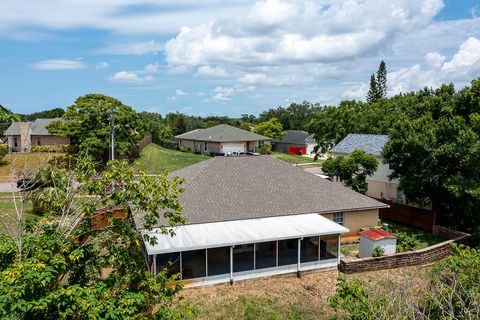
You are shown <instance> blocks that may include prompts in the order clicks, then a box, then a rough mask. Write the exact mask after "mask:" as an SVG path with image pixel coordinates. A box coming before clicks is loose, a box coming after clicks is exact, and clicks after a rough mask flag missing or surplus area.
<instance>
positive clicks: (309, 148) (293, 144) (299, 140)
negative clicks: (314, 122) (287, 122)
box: [272, 130, 318, 156]
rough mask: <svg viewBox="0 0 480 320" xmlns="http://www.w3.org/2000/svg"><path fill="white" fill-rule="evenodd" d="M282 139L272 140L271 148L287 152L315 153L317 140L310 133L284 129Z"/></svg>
mask: <svg viewBox="0 0 480 320" xmlns="http://www.w3.org/2000/svg"><path fill="white" fill-rule="evenodd" d="M286 132H287V134H286V135H284V136H283V137H282V140H274V141H272V145H273V149H274V150H275V151H278V152H283V153H288V154H302V155H309V156H310V155H315V151H314V148H315V146H317V145H318V144H317V142H316V141H315V139H314V138H313V134H310V133H308V132H306V131H302V130H286Z"/></svg>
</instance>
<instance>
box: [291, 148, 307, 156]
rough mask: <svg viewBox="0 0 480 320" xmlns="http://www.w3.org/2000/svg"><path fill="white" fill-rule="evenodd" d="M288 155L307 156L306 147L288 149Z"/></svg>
mask: <svg viewBox="0 0 480 320" xmlns="http://www.w3.org/2000/svg"><path fill="white" fill-rule="evenodd" d="M288 153H289V154H300V153H302V154H307V147H288Z"/></svg>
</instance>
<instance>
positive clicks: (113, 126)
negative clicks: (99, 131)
mask: <svg viewBox="0 0 480 320" xmlns="http://www.w3.org/2000/svg"><path fill="white" fill-rule="evenodd" d="M111 123H112V142H111V143H112V146H111V147H112V150H111V153H112V157H111V160H115V109H113V110H112V120H111Z"/></svg>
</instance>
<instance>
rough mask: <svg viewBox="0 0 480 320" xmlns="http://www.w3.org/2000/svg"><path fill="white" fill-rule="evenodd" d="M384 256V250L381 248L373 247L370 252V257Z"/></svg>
mask: <svg viewBox="0 0 480 320" xmlns="http://www.w3.org/2000/svg"><path fill="white" fill-rule="evenodd" d="M384 255H385V249H384V248H383V247H375V248H373V250H372V257H383V256H384Z"/></svg>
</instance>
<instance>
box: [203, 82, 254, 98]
mask: <svg viewBox="0 0 480 320" xmlns="http://www.w3.org/2000/svg"><path fill="white" fill-rule="evenodd" d="M254 90H255V86H242V85H235V86H233V87H215V89H213V90H212V100H213V101H229V100H232V97H233V96H235V95H237V94H239V93H246V92H252V91H254Z"/></svg>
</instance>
